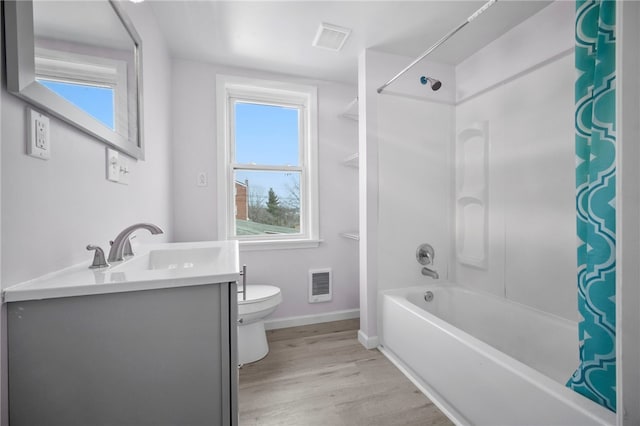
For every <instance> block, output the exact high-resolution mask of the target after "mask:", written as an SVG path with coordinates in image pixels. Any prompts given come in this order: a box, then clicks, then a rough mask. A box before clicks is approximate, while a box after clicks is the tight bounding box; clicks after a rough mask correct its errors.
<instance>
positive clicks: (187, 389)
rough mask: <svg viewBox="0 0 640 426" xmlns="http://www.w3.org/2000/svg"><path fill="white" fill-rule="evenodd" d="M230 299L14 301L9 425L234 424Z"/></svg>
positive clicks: (119, 296) (207, 293) (209, 289)
mask: <svg viewBox="0 0 640 426" xmlns="http://www.w3.org/2000/svg"><path fill="white" fill-rule="evenodd" d="M228 295H229V286H228V285H227V284H222V285H217V284H216V285H202V286H192V287H179V288H170V289H159V290H148V291H137V292H128V293H113V294H104V295H93V296H83V297H69V298H58V299H49V300H40V301H27V302H13V303H9V306H8V316H9V319H8V326H9V333H8V352H9V400H10V402H9V404H10V407H9V408H10V409H9V413H10V423H11V425H12V426H20V425H29V426H36V425H53V424H55V425H66V426H72V425H82V426H86V425H134V424H135V425H140V426H142V425H187V424H188V425H207V426H210V425H226V424H229V423H230V422H229V419H230V418H232V417H234V418H235V414H234V415H233V416H232V415H231V413H230V410H231V409H230V405H229V404H224V403H223V399H224V398H227V399H228V398H229V396H228V394H229V392H230V389H229V386H230V376H229V375H230V373H229V371H230V368H229V361H230V358H231V357H232V356H231V355H229V354H230V349H229V343H230V339H231V338H230V337H229V330H230V326H229V309H230V308H229V296H228ZM224 307H226V308H224ZM225 311H226V312H225ZM234 326H235V323H234ZM223 342H225V345H224V346H223V344H222V343H223ZM225 394H226V395H227V396H226V397H224V395H225Z"/></svg>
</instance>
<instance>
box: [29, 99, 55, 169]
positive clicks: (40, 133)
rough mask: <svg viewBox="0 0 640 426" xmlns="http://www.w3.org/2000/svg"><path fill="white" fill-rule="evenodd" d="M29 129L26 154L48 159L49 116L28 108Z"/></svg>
mask: <svg viewBox="0 0 640 426" xmlns="http://www.w3.org/2000/svg"><path fill="white" fill-rule="evenodd" d="M28 123H29V129H28V132H27V133H28V134H27V154H28V155H30V156H32V157H36V158H40V159H41V160H48V159H49V158H50V157H51V141H50V138H49V127H50V122H49V117H47V116H45V115H43V114H40V113H39V112H37V111H35V110H33V109H29V120H28Z"/></svg>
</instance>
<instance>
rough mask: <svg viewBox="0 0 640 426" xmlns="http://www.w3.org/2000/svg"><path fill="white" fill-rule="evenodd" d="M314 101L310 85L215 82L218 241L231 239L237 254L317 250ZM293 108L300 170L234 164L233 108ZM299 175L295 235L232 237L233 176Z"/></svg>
mask: <svg viewBox="0 0 640 426" xmlns="http://www.w3.org/2000/svg"><path fill="white" fill-rule="evenodd" d="M317 99H318V95H317V88H316V87H315V86H310V85H302V84H293V83H287V82H282V81H273V80H262V79H255V78H246V77H236V76H228V75H218V76H216V103H217V105H216V106H217V154H218V159H217V165H218V168H217V169H218V173H217V177H218V179H217V182H218V185H217V189H218V196H217V201H218V238H219V239H235V240H238V241H239V243H240V247H241V248H242V249H250V250H251V249H253V250H256V249H257V250H259V249H273V248H281V249H287V248H307V247H318V245H319V243H320V240H319V220H318V124H317V123H318V107H317V105H318V101H317ZM237 102H246V103H253V104H264V105H276V106H283V107H288V108H291V107H295V108H298V111H299V114H298V120H299V125H298V131H299V132H300V138H299V141H300V145H299V147H298V156H299V164H298V165H297V166H291V165H284V166H279V165H278V166H272V165H254V164H241V163H235V143H234V134H233V132H234V128H235V108H234V106H235V104H236V103H237ZM236 170H242V171H276V172H277V171H282V172H287V171H291V172H295V173H300V233H296V234H261V235H235V173H234V172H235V171H236Z"/></svg>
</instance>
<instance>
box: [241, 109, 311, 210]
mask: <svg viewBox="0 0 640 426" xmlns="http://www.w3.org/2000/svg"><path fill="white" fill-rule="evenodd" d="M298 113H299V112H298V109H297V108H286V107H280V106H274V105H262V104H254V103H246V102H237V103H236V104H235V153H236V162H237V163H239V164H258V165H269V166H297V165H299V149H300V147H299V137H300V132H299V123H298ZM298 175H299V173H294V174H292V173H284V172H248V171H237V172H236V176H235V179H236V180H238V181H240V182H244V181H245V180H249V186H250V187H251V188H252V190H253V191H264V195H265V196H266V194H267V192H268V191H269V188H273V190H274V191H275V192H276V194H278V196H279V197H281V198H283V199H284V198H289V197H290V193H291V187H292V185H294V182H296V181H297V182H298V185H299V176H298Z"/></svg>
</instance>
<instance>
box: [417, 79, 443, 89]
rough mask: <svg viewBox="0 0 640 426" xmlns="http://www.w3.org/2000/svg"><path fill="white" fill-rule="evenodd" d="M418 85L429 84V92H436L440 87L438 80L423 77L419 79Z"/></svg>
mask: <svg viewBox="0 0 640 426" xmlns="http://www.w3.org/2000/svg"><path fill="white" fill-rule="evenodd" d="M420 83H422V84H427V83H431V90H433V91H436V90H438V89H439V88H441V87H442V83H441V82H440V80H436V79H435V78H431V77H425V76H424V75H423V76H422V77H420Z"/></svg>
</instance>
